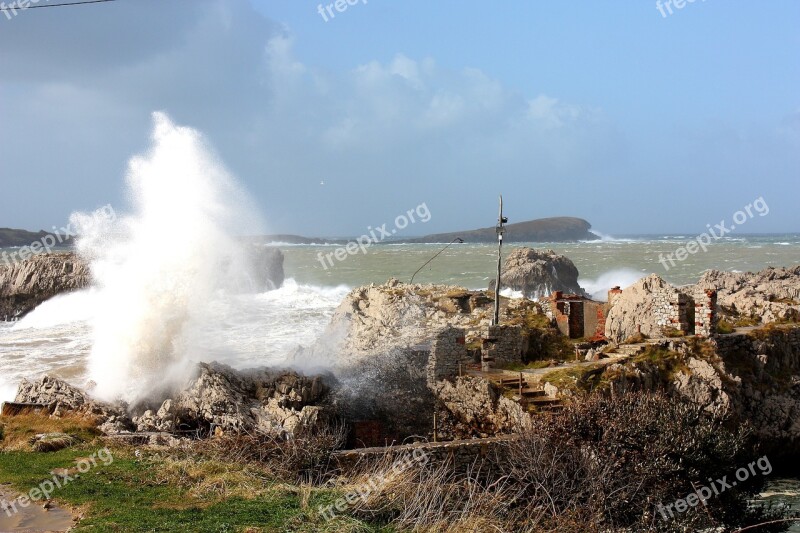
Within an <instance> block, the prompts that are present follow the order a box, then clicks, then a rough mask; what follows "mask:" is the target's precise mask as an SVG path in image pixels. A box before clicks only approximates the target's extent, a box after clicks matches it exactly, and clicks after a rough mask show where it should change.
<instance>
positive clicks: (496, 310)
mask: <svg viewBox="0 0 800 533" xmlns="http://www.w3.org/2000/svg"><path fill="white" fill-rule="evenodd" d="M506 222H508V219H507V218H506V217H504V216H503V195H502V194H501V195H500V215H499V216H498V217H497V281H496V282H495V284H494V318H493V319H492V325H493V326H496V325H498V324H499V323H500V270H501V268H502V262H503V233H505V231H506V230H505V227H503V224H505V223H506Z"/></svg>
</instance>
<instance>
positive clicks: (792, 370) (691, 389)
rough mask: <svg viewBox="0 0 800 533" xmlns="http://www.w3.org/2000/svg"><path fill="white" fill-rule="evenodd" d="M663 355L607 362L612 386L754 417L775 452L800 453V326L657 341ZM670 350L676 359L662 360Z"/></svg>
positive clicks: (736, 421)
mask: <svg viewBox="0 0 800 533" xmlns="http://www.w3.org/2000/svg"><path fill="white" fill-rule="evenodd" d="M655 347H657V348H660V349H661V350H663V351H662V352H660V355H651V356H649V357H646V358H641V359H634V360H632V361H629V362H627V363H624V364H623V363H616V364H613V365H609V366H608V367H606V369H605V371H604V374H603V375H601V376H600V377H599V378H598V381H599V382H603V381H606V382H608V383H610V384H611V385H610V386H611V389H612V390H614V391H617V392H621V391H623V390H649V391H653V390H657V389H663V388H666V389H667V390H669V391H671V392H672V393H673V394H675V395H676V396H679V397H681V398H684V399H686V400H688V401H690V402H692V403H694V404H696V405H698V406H700V407H702V408H703V409H704V410H705V411H707V412H709V413H713V414H715V415H717V416H720V417H723V418H727V419H728V420H729V421H730V423H731V424H733V425H740V424H744V423H746V424H748V425H749V426H750V427H752V429H753V431H754V434H755V437H756V438H757V440H758V441H759V443H760V445H761V446H762V449H763V450H764V451H766V452H769V453H770V456H771V457H772V456H773V455H774V456H775V458H776V459H777V458H778V457H779V456H786V457H797V456H800V327H797V326H794V327H792V326H780V327H774V326H767V327H766V328H761V329H757V330H753V331H750V332H748V333H747V334H733V335H723V336H719V337H716V338H714V339H709V340H706V341H698V340H686V339H673V340H664V341H660V342H658V343H657V344H656V345H655ZM667 354H672V355H670V357H672V360H671V361H669V360H659V359H658V357H666V356H667Z"/></svg>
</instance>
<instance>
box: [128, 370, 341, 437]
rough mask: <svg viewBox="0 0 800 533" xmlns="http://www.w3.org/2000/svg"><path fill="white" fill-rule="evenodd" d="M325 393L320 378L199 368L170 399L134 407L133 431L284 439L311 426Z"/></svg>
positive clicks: (318, 418)
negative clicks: (263, 434)
mask: <svg viewBox="0 0 800 533" xmlns="http://www.w3.org/2000/svg"><path fill="white" fill-rule="evenodd" d="M327 392H328V387H327V386H326V385H325V384H324V383H323V381H322V378H321V377H319V376H317V377H306V376H302V375H300V374H297V373H296V372H291V371H286V372H281V371H271V370H266V369H262V370H251V371H237V370H234V369H233V368H231V367H229V366H227V365H223V364H219V363H210V364H207V363H200V364H199V365H198V371H197V374H196V375H195V376H194V377H192V378H191V379H190V380H189V381H188V383H187V384H186V385H185V386H184V387H183V388H182V390H181V391H180V392H178V393H177V394H174V395H173V396H174V397H173V398H168V399H166V400H164V401H163V402H162V403H161V404H160V407H158V408H157V409H156V408H152V409H147V408H145V407H146V406H145V405H144V404H142V407H140V408H138V409H137V408H134V410H135V411H138V412H139V413H140V414H138V415H136V416H134V417H133V421H134V423H135V424H136V427H137V431H147V432H150V431H157V432H174V431H191V430H197V431H200V432H201V433H203V434H205V433H209V432H210V431H211V430H212V428H213V429H216V428H219V429H220V430H221V431H223V432H259V431H260V432H267V433H272V434H277V435H281V436H288V435H291V434H293V433H295V432H297V431H301V430H303V429H306V428H311V427H315V426H316V425H317V424H318V423H321V422H322V420H323V415H322V411H321V409H320V408H319V407H317V406H315V405H312V404H314V403H317V402H319V401H321V399H322V398H323V397H324V396H325V394H326V393H327Z"/></svg>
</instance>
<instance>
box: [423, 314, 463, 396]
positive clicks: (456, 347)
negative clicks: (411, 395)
mask: <svg viewBox="0 0 800 533" xmlns="http://www.w3.org/2000/svg"><path fill="white" fill-rule="evenodd" d="M471 362H472V358H471V357H470V355H469V352H468V351H467V347H466V345H465V340H464V330H463V329H461V328H454V327H450V326H448V327H445V328H443V329H442V330H441V331H439V333H437V334H436V337H434V339H433V341H432V342H431V351H430V357H428V365H427V369H426V370H427V379H428V385H429V386H431V385H433V384H435V383H436V382H437V381H439V380H442V379H449V378H453V377H455V376H458V371H459V366H463V367H466V365H467V364H469V363H471Z"/></svg>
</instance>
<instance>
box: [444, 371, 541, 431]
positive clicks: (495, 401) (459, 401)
mask: <svg viewBox="0 0 800 533" xmlns="http://www.w3.org/2000/svg"><path fill="white" fill-rule="evenodd" d="M432 388H433V392H434V394H435V395H436V397H437V399H438V401H439V403H440V404H441V406H442V407H444V408H445V409H446V411H445V415H446V416H445V417H443V421H442V422H443V431H449V432H452V435H450V436H451V437H457V438H469V437H488V436H493V435H497V434H501V433H514V432H519V431H521V430H523V429H526V428H529V427H530V424H531V419H530V415H529V414H528V413H527V412H525V410H524V409H523V408H522V407H521V406H520V404H519V403H517V402H515V401H513V400H511V399H509V398H506V397H504V396H503V395H502V391H501V390H499V389H498V388H497V387H496V386H495V385H493V384H492V383H490V382H489V381H488V380H485V379H482V378H476V377H459V378H456V379H455V381H452V382H451V381H446V380H443V381H439V382H437V383H436V384H434V385H433V386H432Z"/></svg>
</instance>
